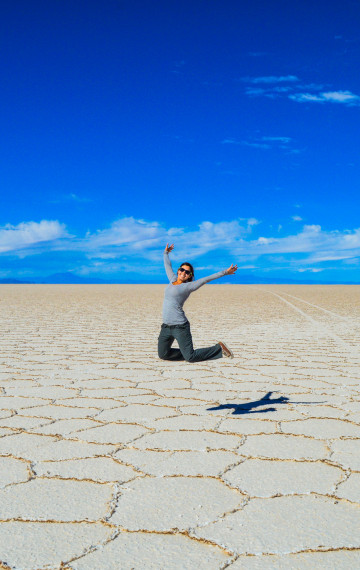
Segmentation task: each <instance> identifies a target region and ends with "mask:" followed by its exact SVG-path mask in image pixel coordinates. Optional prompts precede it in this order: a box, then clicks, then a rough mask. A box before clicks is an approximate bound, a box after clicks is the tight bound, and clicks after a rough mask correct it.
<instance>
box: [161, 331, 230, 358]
mask: <svg viewBox="0 0 360 570" xmlns="http://www.w3.org/2000/svg"><path fill="white" fill-rule="evenodd" d="M174 340H176V341H177V343H178V345H179V348H171V345H172V343H173V342H174ZM158 354H159V358H162V359H163V360H187V361H188V362H200V361H201V360H215V359H216V358H221V357H222V350H221V346H220V344H215V345H214V346H210V347H209V348H198V349H197V350H194V347H193V342H192V337H191V332H190V323H189V322H187V323H185V324H183V325H165V324H162V325H161V331H160V335H159V341H158Z"/></svg>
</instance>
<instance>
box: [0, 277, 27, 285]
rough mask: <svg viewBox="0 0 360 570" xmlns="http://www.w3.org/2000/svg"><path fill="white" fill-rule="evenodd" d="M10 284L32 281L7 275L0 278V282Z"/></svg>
mask: <svg viewBox="0 0 360 570" xmlns="http://www.w3.org/2000/svg"><path fill="white" fill-rule="evenodd" d="M1 283H2V284H4V285H6V284H10V285H16V284H26V283H34V282H33V281H19V279H12V278H11V277H7V278H4V279H0V284H1Z"/></svg>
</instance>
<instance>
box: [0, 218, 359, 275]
mask: <svg viewBox="0 0 360 570" xmlns="http://www.w3.org/2000/svg"><path fill="white" fill-rule="evenodd" d="M293 219H295V221H301V219H300V216H294V217H293ZM259 224H260V222H259V221H258V220H257V219H256V218H245V219H243V218H237V219H234V220H228V221H222V222H211V221H208V220H207V221H203V222H201V223H200V224H199V225H198V226H196V227H194V228H186V227H175V226H173V227H166V226H165V225H163V224H161V223H159V222H157V221H146V220H141V219H136V218H134V217H126V218H121V219H119V220H116V221H114V222H113V224H111V226H110V227H108V228H105V229H101V230H98V231H96V232H92V233H90V232H88V233H87V234H86V235H85V236H84V237H79V236H70V235H69V234H68V233H67V232H66V227H65V225H64V224H61V223H59V222H58V221H48V220H43V221H41V222H39V223H37V222H23V223H22V224H19V225H17V226H11V225H6V226H4V227H3V228H0V252H2V253H3V254H6V253H7V254H9V253H10V252H15V251H16V252H17V255H20V254H21V255H22V257H24V256H26V255H31V254H34V253H35V252H36V253H39V252H47V253H48V252H53V251H63V252H64V251H65V252H68V253H69V254H70V253H71V252H72V255H73V256H74V255H75V256H76V257H73V259H75V258H76V259H77V261H76V266H77V267H78V268H81V271H82V272H83V273H86V271H89V272H95V273H96V272H98V273H104V272H106V273H116V272H121V271H130V270H131V271H134V270H138V271H143V272H145V273H149V274H150V273H151V271H153V272H154V271H156V269H154V268H156V267H159V265H160V264H161V252H162V250H163V248H164V246H165V244H166V243H167V242H169V243H175V250H174V253H173V258H174V260H176V261H178V260H179V259H180V260H183V259H185V258H188V259H190V260H191V259H194V260H195V262H196V259H199V258H200V257H201V256H205V255H207V254H209V258H205V259H204V261H205V265H206V264H207V265H210V264H211V263H214V269H216V267H217V266H219V267H222V264H223V263H225V264H226V263H227V262H229V264H230V263H231V262H238V263H239V264H242V265H243V264H249V263H250V264H255V263H256V265H257V266H258V267H259V268H261V267H263V268H264V267H268V268H280V267H281V268H286V267H287V268H294V269H297V268H298V267H300V268H304V267H315V268H320V269H321V268H322V267H323V266H324V265H322V264H325V265H326V266H328V264H329V263H330V262H332V261H333V262H334V263H335V264H337V265H339V264H344V263H348V264H353V265H354V264H356V263H358V260H359V259H360V228H357V229H353V230H342V231H339V230H332V231H324V230H322V228H321V226H319V225H315V224H314V225H304V226H303V227H302V228H301V229H300V230H299V231H298V232H296V233H294V234H292V235H287V236H282V235H281V234H279V230H280V229H281V226H278V227H274V229H273V230H272V229H271V227H268V228H267V229H268V231H269V232H271V233H267V234H264V233H263V235H261V234H260V235H259V228H260V227H263V226H259ZM255 231H256V234H255V235H256V236H258V237H254V233H255ZM264 231H265V230H264ZM61 238H66V239H61ZM79 256H80V257H79ZM86 259H87V261H86ZM202 264H204V262H203V261H202ZM87 268H88V269H87Z"/></svg>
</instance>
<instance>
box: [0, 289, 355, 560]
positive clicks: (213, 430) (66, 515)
mask: <svg viewBox="0 0 360 570" xmlns="http://www.w3.org/2000/svg"><path fill="white" fill-rule="evenodd" d="M163 290H164V286H161V285H131V286H130V285H102V286H97V285H88V286H81V285H1V286H0V304H1V328H2V333H3V334H2V335H1V339H0V346H1V356H0V364H1V369H0V370H1V371H0V386H1V388H0V567H1V568H14V569H20V568H21V569H29V570H30V569H34V570H40V569H45V568H46V569H59V570H60V568H61V569H62V570H65V569H67V570H70V569H71V570H80V569H81V570H90V569H91V570H92V569H93V570H99V569H100V568H101V570H107V569H119V568H120V569H133V568H136V569H144V568H145V569H148V568H153V569H160V568H163V569H173V568H176V569H177V568H179V569H187V568H188V569H194V568H204V569H205V568H206V569H207V570H208V569H222V568H228V567H231V568H234V570H235V569H240V568H244V569H258V568H259V569H268V568H269V569H270V568H276V569H277V568H279V569H289V568H291V569H293V568H295V569H302V568H316V569H318V568H327V569H329V568H341V569H344V568H349V569H350V568H351V569H353V568H355V567H359V566H360V354H359V332H360V287H357V286H285V285H284V286H265V285H263V286H260V285H259V286H257V285H254V286H239V285H208V286H206V287H204V288H202V289H201V290H200V291H198V292H197V293H194V295H192V297H191V299H190V300H189V301H188V303H187V304H186V306H185V308H186V312H187V315H188V317H189V320H190V322H191V326H192V333H193V338H194V344H195V347H197V348H200V347H202V346H208V345H210V344H213V343H215V342H216V341H217V340H223V341H225V342H227V343H228V344H229V346H230V347H231V348H232V349H233V351H234V353H235V358H234V359H233V360H229V359H220V360H216V361H212V362H204V363H197V364H188V363H181V362H178V363H171V362H165V361H161V360H159V359H158V358H157V350H156V349H157V336H158V333H159V327H160V324H161V305H162V295H163Z"/></svg>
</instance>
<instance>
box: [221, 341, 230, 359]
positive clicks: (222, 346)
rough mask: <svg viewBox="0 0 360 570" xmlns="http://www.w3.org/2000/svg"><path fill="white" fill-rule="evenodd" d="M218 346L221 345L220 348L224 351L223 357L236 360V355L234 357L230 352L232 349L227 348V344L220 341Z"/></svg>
mask: <svg viewBox="0 0 360 570" xmlns="http://www.w3.org/2000/svg"><path fill="white" fill-rule="evenodd" d="M218 344H220V346H221V350H222V355H223V356H225V357H227V358H234V355H233V353H232V351H231V350H230V348H228V347H227V346H226V344H225V343H224V342H220V341H219V343H218Z"/></svg>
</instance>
